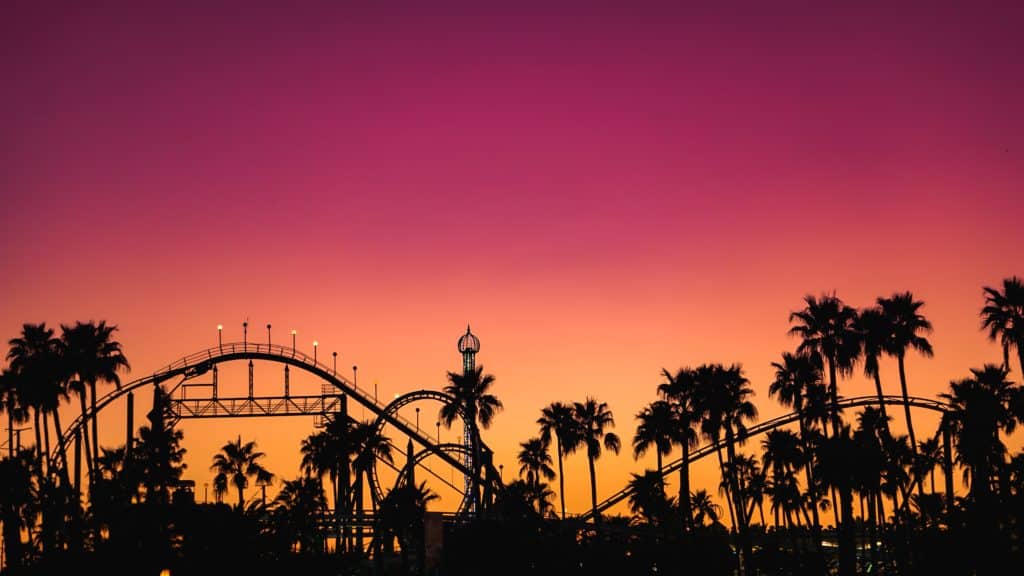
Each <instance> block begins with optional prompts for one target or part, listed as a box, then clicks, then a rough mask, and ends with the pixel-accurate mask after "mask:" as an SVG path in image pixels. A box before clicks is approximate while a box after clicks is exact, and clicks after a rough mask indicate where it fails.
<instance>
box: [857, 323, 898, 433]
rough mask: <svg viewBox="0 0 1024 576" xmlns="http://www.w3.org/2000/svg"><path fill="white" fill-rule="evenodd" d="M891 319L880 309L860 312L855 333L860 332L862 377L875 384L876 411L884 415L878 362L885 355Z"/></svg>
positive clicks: (890, 334) (889, 335) (891, 326)
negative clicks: (862, 360)
mask: <svg viewBox="0 0 1024 576" xmlns="http://www.w3.org/2000/svg"><path fill="white" fill-rule="evenodd" d="M891 320H892V319H891V318H890V317H889V316H888V315H887V314H886V313H885V312H884V311H883V310H882V308H881V307H874V308H867V309H864V310H861V312H860V314H859V315H858V317H857V331H858V332H860V341H861V353H862V354H863V355H864V375H865V376H867V377H868V378H871V379H872V380H874V382H875V393H876V394H877V395H878V409H879V410H881V411H882V414H883V415H885V399H884V398H885V394H884V393H883V392H882V377H881V370H879V365H878V360H879V359H880V358H881V357H882V354H883V353H885V350H886V345H887V342H888V341H889V340H890V339H891V337H892V334H893V331H894V326H893V325H892V321H891Z"/></svg>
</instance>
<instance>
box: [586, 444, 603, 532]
mask: <svg viewBox="0 0 1024 576" xmlns="http://www.w3.org/2000/svg"><path fill="white" fill-rule="evenodd" d="M587 462H588V463H589V464H590V510H591V514H592V515H593V517H594V523H595V524H600V523H601V517H600V516H598V514H597V474H596V472H595V471H594V455H593V454H591V453H590V451H589V450H588V451H587Z"/></svg>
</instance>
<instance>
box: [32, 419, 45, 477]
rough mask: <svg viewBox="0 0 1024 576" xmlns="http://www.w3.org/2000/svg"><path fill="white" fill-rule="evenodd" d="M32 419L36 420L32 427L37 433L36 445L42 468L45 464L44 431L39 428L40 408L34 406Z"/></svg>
mask: <svg viewBox="0 0 1024 576" xmlns="http://www.w3.org/2000/svg"><path fill="white" fill-rule="evenodd" d="M32 419H33V421H34V425H33V426H32V428H33V430H35V433H36V445H35V452H36V460H37V461H38V462H39V465H40V468H41V467H42V465H43V433H42V431H41V430H40V429H39V408H37V407H33V408H32Z"/></svg>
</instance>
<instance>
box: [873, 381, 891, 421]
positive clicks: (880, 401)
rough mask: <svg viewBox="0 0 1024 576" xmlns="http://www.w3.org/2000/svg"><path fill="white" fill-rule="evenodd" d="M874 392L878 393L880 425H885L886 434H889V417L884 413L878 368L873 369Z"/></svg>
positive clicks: (883, 395) (883, 399)
mask: <svg viewBox="0 0 1024 576" xmlns="http://www.w3.org/2000/svg"><path fill="white" fill-rule="evenodd" d="M874 378H875V393H876V394H878V410H879V412H881V413H882V426H884V427H885V434H886V436H891V433H890V432H889V417H888V416H887V415H886V413H885V394H883V393H882V377H881V375H879V373H878V370H875V374H874Z"/></svg>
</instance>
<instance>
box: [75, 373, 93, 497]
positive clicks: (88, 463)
mask: <svg viewBox="0 0 1024 576" xmlns="http://www.w3.org/2000/svg"><path fill="white" fill-rule="evenodd" d="M85 396H86V391H85V390H84V389H83V390H82V393H81V394H79V395H78V404H79V407H80V408H81V409H82V417H81V419H80V420H79V422H80V424H79V428H81V430H82V440H83V441H85V469H86V471H87V473H88V475H89V478H92V471H93V468H92V467H93V462H92V446H91V445H89V420H88V418H87V417H86V414H87V413H88V410H87V408H86V407H85Z"/></svg>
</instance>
